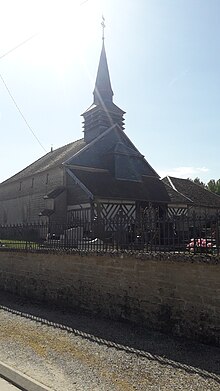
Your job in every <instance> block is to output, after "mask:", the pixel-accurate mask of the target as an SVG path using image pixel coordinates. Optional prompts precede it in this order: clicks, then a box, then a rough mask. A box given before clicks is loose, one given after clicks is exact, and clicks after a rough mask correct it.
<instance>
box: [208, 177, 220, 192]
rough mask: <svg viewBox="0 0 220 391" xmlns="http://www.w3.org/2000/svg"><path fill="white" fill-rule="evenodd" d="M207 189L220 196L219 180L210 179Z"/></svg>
mask: <svg viewBox="0 0 220 391" xmlns="http://www.w3.org/2000/svg"><path fill="white" fill-rule="evenodd" d="M207 189H208V190H210V191H212V192H213V193H216V194H219V195H220V179H218V180H216V181H215V179H210V181H209V182H208V183H207Z"/></svg>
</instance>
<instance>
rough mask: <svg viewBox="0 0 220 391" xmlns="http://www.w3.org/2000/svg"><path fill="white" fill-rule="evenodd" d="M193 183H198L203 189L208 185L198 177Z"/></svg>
mask: <svg viewBox="0 0 220 391" xmlns="http://www.w3.org/2000/svg"><path fill="white" fill-rule="evenodd" d="M193 182H194V183H196V184H197V185H200V186H202V187H206V184H205V183H204V182H202V181H201V180H200V178H198V177H196V178H195V179H193Z"/></svg>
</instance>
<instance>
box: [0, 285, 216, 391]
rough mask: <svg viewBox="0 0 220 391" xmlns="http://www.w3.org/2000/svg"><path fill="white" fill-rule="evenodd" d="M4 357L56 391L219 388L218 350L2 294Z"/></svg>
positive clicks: (0, 319)
mask: <svg viewBox="0 0 220 391" xmlns="http://www.w3.org/2000/svg"><path fill="white" fill-rule="evenodd" d="M0 347H1V349H0V360H1V361H3V362H5V363H6V364H8V365H10V366H12V367H15V368H16V369H18V370H19V371H21V372H23V373H25V374H27V375H28V376H30V377H33V378H34V379H36V380H38V381H39V382H41V383H43V384H45V385H47V386H48V387H51V388H52V389H54V390H55V391H61V390H62V391H72V390H74V391H75V390H77V391H82V390H83V391H87V390H92V391H106V390H107V391H133V390H140V391H142V390H143V391H147V390H151V391H165V390H167V391H168V390H169V391H171V390H172V391H176V390H187V391H188V390H193V391H194V390H195V391H197V390H198V391H201V390H204V391H215V390H216V391H217V390H218V391H219V389H220V354H219V351H220V349H218V348H215V347H211V346H206V345H202V344H194V343H192V342H189V341H185V340H180V339H174V338H171V337H168V336H165V335H163V334H160V333H156V332H150V331H146V330H143V329H141V328H140V327H138V326H131V325H130V326H129V325H127V324H123V323H119V322H112V321H111V322H110V321H107V320H103V319H98V318H96V317H92V316H89V315H83V314H80V313H76V314H70V313H66V312H64V311H60V310H59V311H58V310H55V309H53V310H52V309H49V308H46V307H42V306H39V305H36V304H30V303H28V302H27V301H24V300H21V299H18V298H16V299H15V298H14V297H13V296H10V295H6V294H5V293H2V292H0Z"/></svg>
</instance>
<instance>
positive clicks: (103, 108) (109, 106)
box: [82, 18, 125, 143]
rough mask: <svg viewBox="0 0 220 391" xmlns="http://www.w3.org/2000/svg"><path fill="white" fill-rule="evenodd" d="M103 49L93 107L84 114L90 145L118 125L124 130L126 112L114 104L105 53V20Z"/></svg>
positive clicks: (85, 133)
mask: <svg viewBox="0 0 220 391" xmlns="http://www.w3.org/2000/svg"><path fill="white" fill-rule="evenodd" d="M102 28H103V30H102V49H101V55H100V60H99V65H98V72H97V76H96V82H95V89H94V92H93V97H94V98H93V103H92V105H91V106H90V107H89V108H88V109H87V110H86V111H85V112H84V113H83V114H82V116H83V117H84V123H83V127H84V140H85V142H86V143H90V142H91V141H92V140H94V139H95V138H96V137H98V136H99V135H100V134H101V133H103V132H104V131H105V130H107V129H108V128H110V127H111V126H113V125H115V124H118V125H119V126H120V127H121V129H124V118H123V115H124V114H125V112H124V111H123V110H121V109H120V108H119V107H118V106H116V105H115V104H114V103H113V95H114V94H113V91H112V87H111V81H110V76H109V70H108V63H107V57H106V51H105V42H104V41H105V37H104V28H105V24H104V18H103V21H102Z"/></svg>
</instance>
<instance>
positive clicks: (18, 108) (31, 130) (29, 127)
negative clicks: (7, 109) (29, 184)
mask: <svg viewBox="0 0 220 391" xmlns="http://www.w3.org/2000/svg"><path fill="white" fill-rule="evenodd" d="M0 78H1V80H2V82H3V84H4V86H5V88H6V90H7V92H8V94H9V96H10V98H11V99H12V102H13V103H14V105H15V107H16V109H17V110H18V112H19V114H20V115H21V117H22V118H23V120H24V122H25V123H26V125H27V127H28V129H29V130H30V132H31V133H32V135H33V136H34V137H35V139H36V140H37V142H38V144H40V146H41V148H43V150H44V151H45V152H47V150H46V149H45V148H44V146H43V145H42V144H41V142H40V140H39V138H38V137H37V136H36V134H35V132H34V130H33V129H32V127H31V126H30V124H29V123H28V121H27V120H26V118H25V116H24V114H23V113H22V111H21V109H20V107H19V106H18V104H17V103H16V101H15V99H14V97H13V95H12V93H11V91H10V90H9V88H8V86H7V84H6V82H5V80H4V79H3V77H2V75H1V74H0Z"/></svg>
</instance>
